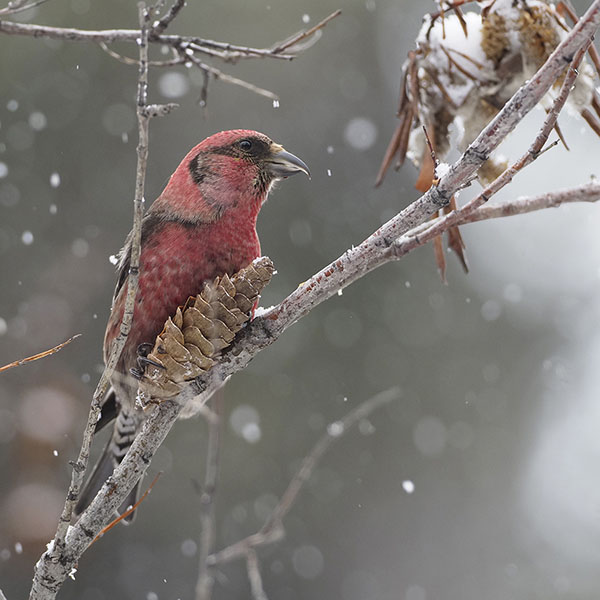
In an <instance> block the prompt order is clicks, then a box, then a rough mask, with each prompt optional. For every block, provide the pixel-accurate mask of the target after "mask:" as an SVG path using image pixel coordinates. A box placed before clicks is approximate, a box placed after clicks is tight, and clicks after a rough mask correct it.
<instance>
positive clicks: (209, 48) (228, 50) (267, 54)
mask: <svg viewBox="0 0 600 600" xmlns="http://www.w3.org/2000/svg"><path fill="white" fill-rule="evenodd" d="M43 1H46V0H43ZM339 14H341V11H336V12H335V13H333V14H331V15H329V16H328V17H327V18H326V19H323V21H321V23H319V24H318V25H315V27H312V28H311V29H309V30H307V31H304V30H303V31H300V32H298V33H296V34H294V35H293V36H292V37H291V38H289V39H288V40H287V41H286V42H281V43H278V44H275V45H274V46H272V47H271V48H251V47H249V46H238V45H236V44H230V43H228V42H219V41H216V40H208V39H204V38H201V37H196V36H185V35H165V34H162V33H161V34H159V35H156V34H154V35H150V36H149V38H148V41H149V43H153V44H162V45H166V46H170V47H172V48H177V47H182V46H191V47H192V49H193V50H196V51H198V52H202V53H204V54H207V55H209V56H218V57H219V58H223V59H224V60H230V61H234V60H238V59H241V58H278V59H283V60H291V59H293V58H294V57H295V55H294V54H288V53H285V50H287V49H289V48H290V47H291V46H292V45H293V44H294V43H297V42H299V41H300V40H303V39H305V38H307V37H310V36H311V35H312V34H314V33H315V32H316V31H317V30H320V29H321V28H322V27H324V26H325V25H326V24H327V23H328V22H329V21H330V20H331V19H333V18H334V17H337V16H338V15H339ZM0 33H5V34H8V35H21V36H28V37H36V38H47V39H57V40H64V41H69V42H96V43H100V42H104V43H105V44H111V43H113V42H129V43H136V41H137V40H138V38H139V37H140V31H139V30H137V29H99V30H89V29H76V28H74V27H50V26H47V25H34V24H32V23H14V22H12V21H0ZM303 49H305V48H298V49H297V50H298V51H299V50H303ZM215 50H218V51H220V52H218V53H215Z"/></svg>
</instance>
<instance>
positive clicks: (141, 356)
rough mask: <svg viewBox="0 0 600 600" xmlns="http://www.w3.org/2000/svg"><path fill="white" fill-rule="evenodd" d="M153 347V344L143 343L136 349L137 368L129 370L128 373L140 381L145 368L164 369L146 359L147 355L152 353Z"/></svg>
mask: <svg viewBox="0 0 600 600" xmlns="http://www.w3.org/2000/svg"><path fill="white" fill-rule="evenodd" d="M153 347H154V345H153V344H150V343H149V342H145V343H143V344H140V345H139V346H138V347H137V365H138V366H137V368H133V369H129V372H130V373H131V374H132V375H133V376H134V377H135V378H136V379H141V378H142V377H143V375H144V371H145V370H146V366H148V365H152V366H154V367H158V368H159V369H164V368H165V367H164V366H163V365H161V364H160V363H159V362H156V361H155V360H152V359H150V358H148V354H150V352H151V351H152V348H153Z"/></svg>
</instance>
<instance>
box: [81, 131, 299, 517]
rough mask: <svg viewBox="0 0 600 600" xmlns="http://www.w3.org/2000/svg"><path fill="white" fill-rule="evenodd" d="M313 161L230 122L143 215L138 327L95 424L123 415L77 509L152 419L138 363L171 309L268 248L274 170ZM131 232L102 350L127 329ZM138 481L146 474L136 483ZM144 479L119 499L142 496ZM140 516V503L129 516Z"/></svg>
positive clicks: (293, 169) (282, 172) (282, 174)
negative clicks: (263, 242)
mask: <svg viewBox="0 0 600 600" xmlns="http://www.w3.org/2000/svg"><path fill="white" fill-rule="evenodd" d="M299 172H303V173H306V175H308V176H309V177H310V173H309V170H308V167H307V166H306V165H305V164H304V162H303V161H301V160H300V159H299V158H298V157H297V156H294V155H293V154H290V153H289V152H287V151H286V150H284V149H283V147H282V146H280V145H279V144H276V143H274V142H273V141H271V140H270V139H269V138H268V137H267V136H266V135H264V134H262V133H258V132H256V131H248V130H243V129H238V130H233V131H222V132H220V133H217V134H215V135H212V136H210V137H208V138H206V139H205V140H204V141H203V142H201V143H200V144H198V145H197V146H195V147H194V148H192V150H190V152H189V153H188V154H187V155H186V156H185V158H184V159H183V160H182V161H181V163H180V165H179V166H178V167H177V169H176V170H175V172H174V173H173V175H171V178H170V179H169V183H168V184H167V186H166V187H165V189H164V190H163V192H162V194H161V195H160V196H159V197H158V198H157V199H156V201H155V202H154V203H153V204H152V207H151V208H150V209H149V210H148V212H147V213H146V215H145V217H144V219H143V221H142V248H141V257H140V278H139V287H138V292H137V296H136V301H135V309H134V315H133V322H132V326H131V331H130V333H129V336H128V337H127V341H126V344H125V347H124V348H123V352H122V353H121V357H120V359H119V362H118V365H117V367H116V369H115V372H114V374H113V376H112V378H111V384H112V388H111V390H109V392H108V394H107V396H106V400H105V402H104V404H103V407H102V414H101V418H100V420H99V421H98V425H97V426H96V431H99V430H100V429H102V427H103V426H104V425H106V424H107V423H110V422H111V421H112V420H113V419H116V420H115V424H114V429H113V433H112V437H111V438H110V440H109V442H108V444H107V446H106V448H105V449H104V452H103V454H102V457H101V458H100V460H99V462H98V464H97V465H96V467H95V468H94V471H93V472H92V475H91V476H90V478H89V480H88V481H87V483H86V485H85V486H84V489H83V490H82V493H81V496H80V498H79V502H78V504H77V508H76V513H77V514H79V513H81V512H82V511H83V510H84V509H85V508H86V507H87V506H88V505H89V503H90V502H91V501H92V499H93V498H94V496H95V495H96V493H97V492H98V490H99V489H100V488H101V487H102V485H103V484H104V482H105V481H106V479H107V478H108V477H109V476H110V475H111V473H112V472H113V470H114V468H115V467H116V466H117V465H118V464H119V463H120V462H121V460H122V459H123V457H124V456H125V454H126V453H127V450H128V449H129V446H131V444H132V443H133V440H134V438H135V436H136V434H137V432H138V431H139V430H140V428H141V424H142V423H143V420H144V415H143V412H142V411H141V410H140V409H138V408H136V403H135V399H136V394H137V381H136V379H135V377H136V376H137V377H139V375H140V368H143V366H144V360H145V356H146V354H147V353H148V352H149V350H150V349H151V347H152V345H153V342H154V339H155V338H156V336H157V335H158V334H159V333H160V332H161V330H162V328H163V325H164V323H165V321H166V320H167V318H168V317H169V316H171V315H172V314H174V313H175V311H176V309H177V307H178V306H179V305H181V304H183V303H184V302H185V301H186V300H187V298H188V296H192V295H195V294H197V293H198V292H199V291H200V290H201V289H202V285H203V283H204V282H205V281H207V280H213V279H214V278H215V277H216V276H218V275H223V274H224V273H227V274H229V275H231V274H232V273H235V272H236V271H239V270H240V269H241V268H243V267H246V266H247V265H248V264H250V263H251V262H252V261H253V260H254V259H255V258H257V257H258V256H260V242H259V240H258V235H257V233H256V218H257V217H258V213H259V211H260V208H261V206H262V205H263V203H264V202H265V200H266V199H267V195H268V193H269V190H270V188H271V185H272V183H273V182H274V181H275V180H276V179H281V178H286V177H288V176H289V175H293V174H295V173H299ZM130 256H131V234H129V236H128V237H127V240H126V241H125V246H124V247H123V249H122V250H121V253H120V255H119V264H118V281H117V286H116V289H115V293H114V298H113V305H112V311H111V314H110V318H109V320H108V325H107V327H106V334H105V337H104V360H105V361H107V360H108V357H109V355H110V352H111V347H112V344H113V342H114V340H115V339H116V337H117V336H118V334H119V327H120V324H121V319H122V317H123V309H124V305H125V297H126V295H127V281H128V276H129V265H130ZM138 485H139V484H138ZM138 485H136V486H135V488H134V489H133V490H132V491H131V493H130V494H129V496H128V498H127V499H126V500H125V502H124V503H123V505H122V506H121V509H120V512H121V513H122V512H124V511H125V510H126V509H127V507H128V506H131V505H133V504H134V503H135V502H136V499H137V495H138V489H137V488H138ZM132 518H133V513H132V514H131V515H129V516H128V517H127V519H128V520H131V519H132Z"/></svg>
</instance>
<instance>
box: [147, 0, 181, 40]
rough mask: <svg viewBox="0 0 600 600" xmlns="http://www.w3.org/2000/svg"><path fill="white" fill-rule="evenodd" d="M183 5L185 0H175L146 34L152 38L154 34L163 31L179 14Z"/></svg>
mask: <svg viewBox="0 0 600 600" xmlns="http://www.w3.org/2000/svg"><path fill="white" fill-rule="evenodd" d="M184 6H185V0H175V2H174V3H173V4H172V5H171V8H170V9H169V10H168V12H167V14H166V15H165V16H164V17H163V18H162V19H161V20H160V21H157V22H156V23H154V25H153V26H152V29H151V30H150V33H149V34H148V37H149V38H153V37H154V36H157V35H160V34H161V33H163V31H164V30H165V29H166V28H167V27H168V26H169V24H170V23H171V21H172V20H173V19H174V18H175V17H176V16H177V15H178V14H179V12H180V11H181V9H182V8H183V7H184Z"/></svg>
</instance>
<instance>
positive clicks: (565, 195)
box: [461, 184, 600, 225]
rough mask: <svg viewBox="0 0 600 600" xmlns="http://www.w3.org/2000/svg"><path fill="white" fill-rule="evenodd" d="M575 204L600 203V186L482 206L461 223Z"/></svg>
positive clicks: (590, 185)
mask: <svg viewBox="0 0 600 600" xmlns="http://www.w3.org/2000/svg"><path fill="white" fill-rule="evenodd" d="M575 202H600V184H587V185H582V186H580V187H577V188H571V189H568V190H560V191H557V192H548V193H546V194H540V195H539V196H526V197H523V198H517V199H516V200H512V201H510V202H503V203H502V204H498V205H496V206H492V205H490V204H486V205H485V206H480V207H479V208H478V209H477V210H476V211H475V212H473V213H471V214H470V215H466V216H465V218H464V220H463V221H461V225H466V224H468V223H475V222H477V221H487V220H488V219H497V218H499V217H513V216H515V215H524V214H526V213H530V212H534V211H537V210H543V209H548V208H557V207H559V206H562V205H563V204H573V203H575Z"/></svg>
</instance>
